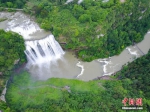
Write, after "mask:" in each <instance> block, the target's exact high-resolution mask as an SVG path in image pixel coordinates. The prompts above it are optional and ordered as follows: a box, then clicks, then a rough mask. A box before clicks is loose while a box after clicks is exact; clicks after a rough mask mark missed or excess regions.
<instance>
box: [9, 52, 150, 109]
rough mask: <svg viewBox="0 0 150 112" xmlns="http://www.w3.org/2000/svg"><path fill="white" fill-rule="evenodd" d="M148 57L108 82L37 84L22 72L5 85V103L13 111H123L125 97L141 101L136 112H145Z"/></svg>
mask: <svg viewBox="0 0 150 112" xmlns="http://www.w3.org/2000/svg"><path fill="white" fill-rule="evenodd" d="M149 57H150V51H149V53H148V54H147V55H145V56H143V57H141V58H138V59H137V60H135V61H134V62H132V63H130V64H128V66H124V68H123V69H122V70H121V71H119V72H118V73H117V74H116V76H115V77H112V79H111V80H95V81H89V82H83V81H79V80H69V79H57V78H51V79H49V80H47V81H36V80H33V79H32V78H31V77H30V75H29V74H28V73H27V72H24V73H22V74H20V75H18V76H15V77H14V80H13V83H11V84H10V85H9V86H8V89H7V94H6V99H7V104H8V105H9V107H10V108H11V109H14V111H16V112H18V111H22V112H37V111H38V112H51V111H53V112H80V111H81V112H124V110H122V109H121V108H122V106H123V103H122V100H123V99H124V98H134V99H136V98H142V103H143V105H142V107H143V110H141V111H140V110H139V112H148V111H149V110H150V100H149V99H150V94H149V91H150V88H149V87H150V84H149V77H150V76H149V74H150V70H149V67H150V66H149V65H150V64H149V63H150V58H149ZM127 105H129V104H128V103H127ZM130 112H132V111H131V110H130ZM133 112H134V111H133Z"/></svg>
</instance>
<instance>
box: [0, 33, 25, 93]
mask: <svg viewBox="0 0 150 112" xmlns="http://www.w3.org/2000/svg"><path fill="white" fill-rule="evenodd" d="M24 50H25V46H24V40H23V38H22V37H21V36H20V35H18V34H16V33H13V32H5V31H4V30H0V82H1V85H0V93H1V91H2V86H4V84H5V83H6V82H5V80H4V79H6V78H7V77H8V76H9V75H10V72H11V70H12V68H14V65H15V64H19V63H20V64H21V63H23V62H25V61H26V60H25V59H26V58H25V54H24Z"/></svg>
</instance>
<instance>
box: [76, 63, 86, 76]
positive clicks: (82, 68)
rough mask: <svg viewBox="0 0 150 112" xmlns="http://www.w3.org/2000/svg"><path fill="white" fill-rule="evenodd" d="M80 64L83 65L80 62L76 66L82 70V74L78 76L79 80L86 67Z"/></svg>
mask: <svg viewBox="0 0 150 112" xmlns="http://www.w3.org/2000/svg"><path fill="white" fill-rule="evenodd" d="M80 63H81V62H80V61H79V62H78V63H77V64H76V66H78V67H79V68H81V72H80V74H79V75H78V76H77V78H78V77H79V76H81V75H82V74H83V72H84V66H83V65H81V64H80Z"/></svg>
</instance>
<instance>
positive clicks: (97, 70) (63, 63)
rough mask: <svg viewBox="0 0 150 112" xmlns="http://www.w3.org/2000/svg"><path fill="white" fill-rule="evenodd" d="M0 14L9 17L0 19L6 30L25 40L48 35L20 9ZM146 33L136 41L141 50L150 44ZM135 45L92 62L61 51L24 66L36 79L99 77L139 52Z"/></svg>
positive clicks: (0, 24) (115, 68) (2, 26)
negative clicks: (41, 60)
mask: <svg viewBox="0 0 150 112" xmlns="http://www.w3.org/2000/svg"><path fill="white" fill-rule="evenodd" d="M0 15H1V16H0V17H2V16H3V17H7V18H10V19H9V20H6V21H3V22H0V27H1V28H2V29H5V30H6V31H9V30H11V31H14V32H17V33H19V34H20V35H22V36H23V38H24V39H25V40H26V41H29V40H30V41H31V42H32V41H37V40H42V39H43V38H47V36H48V35H51V33H50V32H46V31H44V30H43V29H41V28H40V27H39V26H38V24H37V23H35V22H34V19H31V18H30V17H29V16H27V15H25V14H23V13H21V12H16V13H4V12H2V13H1V14H0ZM149 37H150V34H149V33H147V34H146V35H145V38H144V40H143V41H142V42H140V43H138V44H137V46H138V47H139V48H140V49H141V51H142V52H144V53H145V54H146V53H147V52H148V49H149V48H150V45H149V43H150V38H149ZM137 46H128V47H127V48H126V49H124V50H123V51H122V52H121V54H119V55H117V56H116V55H115V56H112V57H109V58H104V59H96V60H93V61H92V62H83V61H81V60H79V59H77V58H76V56H75V54H74V52H72V51H71V52H70V50H69V51H65V54H64V55H62V56H61V58H59V59H57V60H54V61H52V62H47V64H46V63H43V64H40V65H38V64H35V65H31V66H29V64H27V66H26V67H27V68H28V69H29V72H30V73H31V75H32V76H33V77H34V78H36V79H38V80H46V79H48V78H51V77H58V78H69V79H72V78H73V79H74V78H77V79H79V80H83V81H89V80H93V79H95V78H96V77H101V76H103V75H111V74H113V73H115V72H117V71H119V70H121V68H122V66H123V65H125V64H127V63H128V62H132V61H133V60H135V59H136V58H138V57H140V56H142V55H143V54H141V51H139V49H138V48H137Z"/></svg>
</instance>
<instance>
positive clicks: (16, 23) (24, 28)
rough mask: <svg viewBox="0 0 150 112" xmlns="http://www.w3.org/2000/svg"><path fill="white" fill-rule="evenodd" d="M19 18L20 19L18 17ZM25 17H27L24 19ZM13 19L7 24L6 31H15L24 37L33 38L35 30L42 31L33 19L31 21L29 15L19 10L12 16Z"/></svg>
mask: <svg viewBox="0 0 150 112" xmlns="http://www.w3.org/2000/svg"><path fill="white" fill-rule="evenodd" d="M17 17H18V18H19V19H18V18H17ZM24 18H25V19H24ZM10 19H12V20H11V21H10V22H8V24H7V26H8V27H7V29H6V31H13V32H16V33H18V34H20V35H22V36H23V38H24V39H31V38H32V37H31V36H30V35H31V34H33V33H34V32H37V31H42V30H43V29H40V27H39V26H38V25H37V24H36V23H35V22H33V21H31V20H30V19H29V18H28V17H27V16H25V15H23V14H21V13H19V12H17V13H15V14H14V15H13V16H11V17H10Z"/></svg>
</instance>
